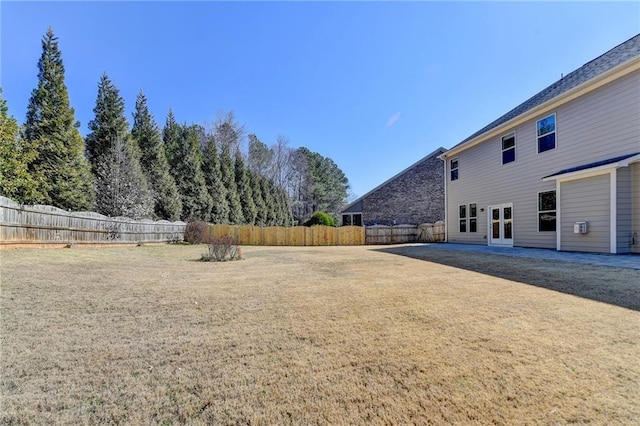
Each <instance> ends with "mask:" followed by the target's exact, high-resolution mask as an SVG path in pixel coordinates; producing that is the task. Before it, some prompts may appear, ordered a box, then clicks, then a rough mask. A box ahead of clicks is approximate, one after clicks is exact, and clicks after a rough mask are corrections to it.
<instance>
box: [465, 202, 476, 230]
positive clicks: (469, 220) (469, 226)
mask: <svg viewBox="0 0 640 426" xmlns="http://www.w3.org/2000/svg"><path fill="white" fill-rule="evenodd" d="M472 204H474V205H475V206H476V215H475V216H471V205H472ZM471 219H475V220H476V230H475V231H472V230H471ZM467 222H468V223H467V229H468V231H467V232H469V233H473V234H475V233H477V232H478V203H469V204H468V205H467Z"/></svg>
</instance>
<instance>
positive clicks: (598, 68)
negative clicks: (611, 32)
mask: <svg viewBox="0 0 640 426" xmlns="http://www.w3.org/2000/svg"><path fill="white" fill-rule="evenodd" d="M639 55H640V34H638V35H636V36H634V37H632V38H630V39H629V40H627V41H625V42H624V43H622V44H620V45H618V46H616V47H614V48H613V49H611V50H609V51H608V52H606V53H604V54H603V55H601V56H599V57H597V58H596V59H594V60H592V61H590V62H587V63H586V64H584V65H583V66H581V67H580V68H578V69H577V70H575V71H573V72H571V73H569V74H567V75H566V76H564V77H562V78H561V79H560V80H558V81H556V82H555V83H553V84H552V85H551V86H549V87H547V88H546V89H544V90H543V91H541V92H540V93H538V94H537V95H535V96H533V97H531V98H529V99H527V100H526V101H525V102H523V103H522V104H520V105H518V106H517V107H515V108H514V109H512V110H511V111H509V112H508V113H506V114H504V115H503V116H502V117H500V118H498V119H497V120H494V121H493V122H491V123H489V124H488V125H486V126H485V127H483V128H482V129H480V130H478V131H477V132H475V133H474V134H472V135H471V136H469V137H468V138H466V139H465V140H463V141H462V142H460V143H459V144H457V145H455V146H454V147H453V148H451V150H453V149H455V148H457V147H459V146H461V145H464V144H465V143H467V142H469V141H471V140H473V139H475V138H477V137H478V136H481V135H482V134H484V133H487V132H489V131H490V130H492V129H495V128H496V127H499V126H500V125H502V124H505V123H506V122H508V121H509V120H511V119H513V118H516V117H518V116H520V115H522V114H524V113H526V112H527V111H530V110H532V109H533V108H535V107H537V106H540V105H542V104H544V103H545V102H547V101H550V100H551V99H553V98H555V97H557V96H559V95H561V94H563V93H565V92H568V91H569V90H571V89H574V88H576V87H577V86H579V85H581V84H583V83H586V82H587V81H589V80H592V79H593V78H595V77H597V76H599V75H601V74H604V73H605V72H607V71H609V70H611V69H613V68H615V67H617V66H618V65H622V64H623V63H625V62H627V61H629V60H630V59H633V58H635V57H636V56H639Z"/></svg>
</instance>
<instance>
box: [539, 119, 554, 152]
mask: <svg viewBox="0 0 640 426" xmlns="http://www.w3.org/2000/svg"><path fill="white" fill-rule="evenodd" d="M536 132H537V140H538V154H540V153H542V152H545V151H549V150H552V149H556V114H555V113H553V114H551V115H547V116H546V117H544V118H541V119H540V120H538V121H536Z"/></svg>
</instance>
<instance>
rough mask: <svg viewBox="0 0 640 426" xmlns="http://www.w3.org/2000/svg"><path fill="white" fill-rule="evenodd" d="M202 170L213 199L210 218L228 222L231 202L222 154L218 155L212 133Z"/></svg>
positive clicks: (217, 221)
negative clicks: (222, 168) (224, 176)
mask: <svg viewBox="0 0 640 426" xmlns="http://www.w3.org/2000/svg"><path fill="white" fill-rule="evenodd" d="M202 171H203V173H204V179H205V182H206V183H207V188H208V190H209V195H210V196H211V198H212V200H213V206H212V208H211V216H210V220H211V222H213V223H228V222H229V202H228V201H227V189H226V188H225V187H224V184H223V182H222V172H221V171H220V156H219V155H218V148H217V147H216V141H215V138H214V137H213V136H212V135H209V136H208V137H207V139H206V143H205V146H204V153H203V159H202Z"/></svg>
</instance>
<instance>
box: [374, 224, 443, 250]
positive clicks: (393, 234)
mask: <svg viewBox="0 0 640 426" xmlns="http://www.w3.org/2000/svg"><path fill="white" fill-rule="evenodd" d="M444 235H445V234H444V222H436V223H423V224H421V225H418V226H415V225H395V226H386V225H375V226H368V227H367V228H366V244H372V245H373V244H401V243H415V242H423V243H427V242H443V241H444Z"/></svg>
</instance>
